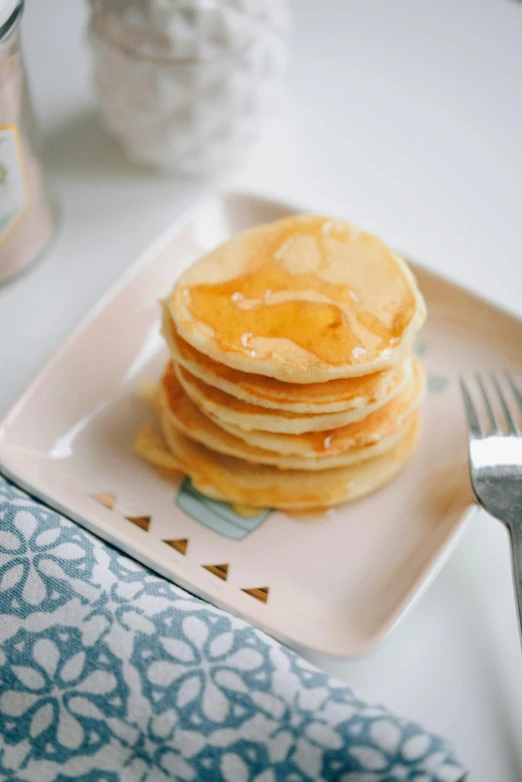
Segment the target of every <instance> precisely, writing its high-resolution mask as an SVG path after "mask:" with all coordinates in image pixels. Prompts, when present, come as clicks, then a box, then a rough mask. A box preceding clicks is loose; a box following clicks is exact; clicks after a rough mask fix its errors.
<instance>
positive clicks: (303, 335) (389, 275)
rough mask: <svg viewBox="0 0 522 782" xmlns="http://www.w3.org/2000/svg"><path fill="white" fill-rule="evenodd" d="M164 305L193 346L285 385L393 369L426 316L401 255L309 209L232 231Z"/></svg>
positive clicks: (185, 275) (184, 276)
mask: <svg viewBox="0 0 522 782" xmlns="http://www.w3.org/2000/svg"><path fill="white" fill-rule="evenodd" d="M167 304H168V307H169V312H170V315H171V316H172V318H173V320H174V322H175V324H176V328H177V330H178V332H179V334H180V336H181V337H182V338H183V339H184V340H185V341H186V342H188V343H189V344H190V345H192V346H193V347H194V348H196V349H197V350H198V351H200V352H201V353H204V354H205V355H207V356H210V358H212V359H214V360H215V361H217V362H219V363H221V364H225V365H226V366H229V367H232V368H233V369H238V370H241V371H243V372H250V373H254V374H261V375H267V376H270V377H275V378H277V379H279V380H282V381H285V382H293V383H320V382H325V381H329V380H332V379H335V378H346V377H356V376H360V375H366V374H371V373H373V372H377V371H379V370H382V369H385V368H388V367H391V366H392V365H393V364H394V363H396V361H397V358H398V356H399V355H400V354H401V352H404V349H405V346H408V345H409V344H411V341H412V339H413V337H414V335H415V334H416V332H417V331H418V329H419V328H420V326H421V325H422V323H423V321H424V318H425V305H424V300H423V298H422V296H421V294H420V293H419V291H418V288H417V285H416V282H415V279H414V277H413V275H412V273H411V272H410V270H409V269H408V267H407V266H406V264H405V263H404V261H403V260H402V259H401V258H399V257H398V256H397V255H396V254H395V253H393V252H392V251H391V250H390V249H389V248H388V247H386V245H385V244H383V243H382V242H381V241H380V240H379V239H377V238H376V237H374V236H372V235H371V234H367V233H364V232H362V231H358V230H356V229H355V228H353V227H351V226H350V225H349V224H348V223H346V222H344V221H342V220H331V219H328V218H326V217H318V216H313V215H297V216H293V217H288V218H285V219H284V220H279V221H277V222H274V223H270V224H268V225H262V226H257V227H255V228H252V229H250V230H248V231H245V232H243V233H241V234H238V235H237V236H235V237H234V238H232V239H231V240H230V241H228V242H227V243H226V244H224V245H222V246H221V247H219V248H218V249H217V250H214V252H211V253H210V254H208V255H206V256H204V257H203V258H201V259H200V260H199V261H197V262H196V263H194V264H193V265H192V266H191V267H190V268H189V269H187V271H185V272H184V273H183V274H182V275H181V277H180V279H179V280H178V282H177V284H176V285H175V287H174V290H173V292H172V294H171V295H170V297H169V299H168V302H167Z"/></svg>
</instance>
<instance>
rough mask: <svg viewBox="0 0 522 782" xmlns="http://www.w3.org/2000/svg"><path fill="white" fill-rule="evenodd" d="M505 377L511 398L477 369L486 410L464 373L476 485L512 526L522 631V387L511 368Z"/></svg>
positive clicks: (493, 511)
mask: <svg viewBox="0 0 522 782" xmlns="http://www.w3.org/2000/svg"><path fill="white" fill-rule="evenodd" d="M505 377H506V380H507V385H508V386H509V389H510V397H512V400H513V401H512V402H510V401H509V399H508V397H507V396H506V394H505V392H504V391H503V389H502V386H501V385H500V382H499V380H498V378H497V377H496V376H495V375H494V374H491V376H490V385H491V386H492V388H493V389H494V394H493V395H492V394H490V393H488V390H487V385H486V383H485V381H484V380H483V378H482V377H480V375H477V377H476V386H477V389H478V392H479V394H478V395H479V398H481V401H482V405H481V408H482V411H481V409H480V407H479V406H478V405H476V404H475V403H474V401H473V396H472V392H471V390H470V384H469V383H466V382H465V381H464V380H463V379H461V381H460V387H461V391H462V397H463V399H464V406H465V408H466V416H467V419H468V441H469V461H470V473H471V485H472V487H473V491H474V493H475V497H476V498H477V500H478V502H479V504H480V505H482V507H483V508H485V510H487V511H488V513H491V515H492V516H495V517H496V518H497V519H499V520H500V521H503V522H504V524H505V525H506V526H507V528H508V530H509V533H510V537H511V551H512V556H513V577H514V581H515V592H516V597H517V605H518V619H519V627H520V631H521V634H522V434H521V428H520V426H521V425H520V423H519V421H520V419H521V417H522V393H521V391H520V389H519V388H518V387H517V385H516V384H515V382H514V380H513V378H512V377H511V375H509V373H507V372H506V373H505ZM517 408H518V412H517ZM497 409H500V411H501V412H502V418H501V417H499V415H498V414H497V412H496V410H497ZM502 419H503V420H502ZM484 421H485V423H484Z"/></svg>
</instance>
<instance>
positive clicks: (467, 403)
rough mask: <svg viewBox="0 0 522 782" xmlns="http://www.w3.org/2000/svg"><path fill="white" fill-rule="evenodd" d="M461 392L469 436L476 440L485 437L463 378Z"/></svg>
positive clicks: (461, 379)
mask: <svg viewBox="0 0 522 782" xmlns="http://www.w3.org/2000/svg"><path fill="white" fill-rule="evenodd" d="M460 391H461V394H462V399H463V400H464V408H465V410H466V418H467V420H468V431H469V434H470V436H473V437H475V438H478V437H483V436H484V433H483V431H482V427H481V426H480V422H479V419H478V416H477V411H476V408H475V405H474V404H473V400H472V398H471V396H470V393H469V391H468V387H467V385H466V383H465V382H464V379H463V378H462V377H461V378H460Z"/></svg>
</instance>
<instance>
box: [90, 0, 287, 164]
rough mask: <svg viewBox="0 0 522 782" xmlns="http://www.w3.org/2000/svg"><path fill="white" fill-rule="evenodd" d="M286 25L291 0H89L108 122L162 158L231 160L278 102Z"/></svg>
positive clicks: (156, 160) (149, 155)
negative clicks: (91, 0)
mask: <svg viewBox="0 0 522 782" xmlns="http://www.w3.org/2000/svg"><path fill="white" fill-rule="evenodd" d="M287 26H288V8H287V4H286V0H93V2H92V18H91V26H90V40H91V42H92V46H93V51H94V73H95V81H96V85H97V89H98V93H99V97H100V102H101V108H102V114H103V117H104V120H105V123H106V125H107V128H108V130H109V131H110V132H111V133H112V134H113V135H115V136H116V137H118V138H119V139H120V140H121V141H122V142H123V144H124V145H125V147H126V149H127V150H128V152H129V153H130V154H131V155H132V156H133V157H135V158H137V159H139V160H142V161H145V162H147V163H152V164H153V165H156V166H160V167H163V168H167V169H172V170H180V171H185V172H189V173H204V172H209V171H213V170H216V169H219V168H223V167H225V166H227V165H231V164H234V163H235V162H237V161H238V160H240V159H241V158H243V157H244V156H245V155H246V153H247V152H248V150H249V148H250V147H251V145H252V143H253V141H254V140H255V138H256V136H257V134H258V132H259V130H260V128H261V126H262V124H263V120H264V119H265V118H266V117H267V116H269V115H270V114H271V113H272V112H273V111H274V109H275V108H276V106H277V104H278V101H279V98H280V95H281V91H282V76H283V72H284V67H285V59H286V46H285V38H284V34H285V31H286V28H287Z"/></svg>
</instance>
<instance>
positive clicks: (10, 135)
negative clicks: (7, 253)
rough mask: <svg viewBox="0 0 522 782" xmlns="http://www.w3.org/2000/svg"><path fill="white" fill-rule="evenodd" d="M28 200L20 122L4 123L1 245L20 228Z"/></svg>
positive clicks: (0, 127)
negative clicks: (16, 123) (14, 123)
mask: <svg viewBox="0 0 522 782" xmlns="http://www.w3.org/2000/svg"><path fill="white" fill-rule="evenodd" d="M28 203H29V191H28V187H27V182H26V177H25V165H24V153H23V148H22V141H21V138H20V132H19V130H18V125H0V245H1V244H2V243H3V242H5V240H6V239H7V238H8V236H10V234H11V232H12V231H13V230H14V228H15V227H16V224H17V222H18V220H19V219H20V217H21V216H22V214H23V213H24V211H25V210H26V208H27V206H28Z"/></svg>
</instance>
